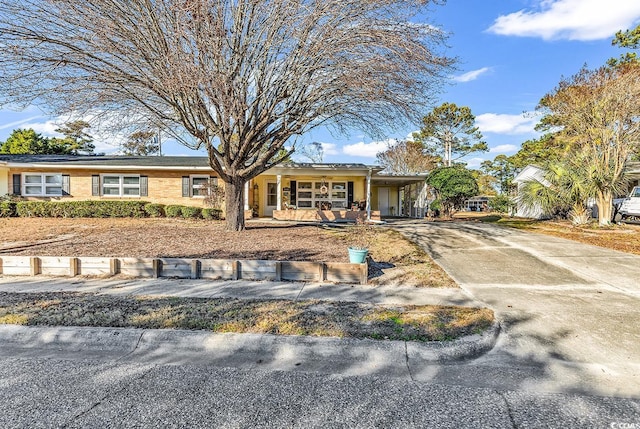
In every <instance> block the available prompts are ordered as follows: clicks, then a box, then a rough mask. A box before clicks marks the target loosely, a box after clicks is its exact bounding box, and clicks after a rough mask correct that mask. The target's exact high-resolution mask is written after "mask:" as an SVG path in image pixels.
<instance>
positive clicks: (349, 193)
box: [347, 182, 353, 209]
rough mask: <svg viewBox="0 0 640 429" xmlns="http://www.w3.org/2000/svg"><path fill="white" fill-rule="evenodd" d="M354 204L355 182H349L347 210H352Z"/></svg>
mask: <svg viewBox="0 0 640 429" xmlns="http://www.w3.org/2000/svg"><path fill="white" fill-rule="evenodd" d="M351 204H353V182H347V208H348V209H350V208H351Z"/></svg>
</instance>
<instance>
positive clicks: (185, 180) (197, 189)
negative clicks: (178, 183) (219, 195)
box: [182, 175, 218, 198]
mask: <svg viewBox="0 0 640 429" xmlns="http://www.w3.org/2000/svg"><path fill="white" fill-rule="evenodd" d="M217 185H218V178H217V177H210V176H208V175H192V176H183V177H182V196H183V197H196V198H204V197H206V196H207V195H208V194H210V193H211V187H212V186H217Z"/></svg>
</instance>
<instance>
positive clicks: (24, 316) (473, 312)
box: [0, 292, 494, 341]
mask: <svg viewBox="0 0 640 429" xmlns="http://www.w3.org/2000/svg"><path fill="white" fill-rule="evenodd" d="M493 318H494V316H493V312H492V311H491V310H488V309H486V308H485V309H477V308H466V307H454V306H427V305H425V306H413V305H406V306H378V305H372V304H364V303H354V302H329V301H318V300H306V301H287V300H273V299H272V300H240V299H231V298H219V299H203V298H176V297H171V298H157V297H122V296H109V295H97V294H92V293H71V292H48V293H6V292H3V293H0V323H3V324H19V325H51V326H98V327H135V328H147V329H198V330H209V331H213V332H236V333H248V332H251V333H268V334H280V335H311V336H333V337H352V338H372V339H389V340H406V341H443V340H450V339H455V338H459V337H461V336H464V335H469V334H474V333H479V332H482V331H484V330H485V329H487V328H488V327H489V326H491V324H492V323H493Z"/></svg>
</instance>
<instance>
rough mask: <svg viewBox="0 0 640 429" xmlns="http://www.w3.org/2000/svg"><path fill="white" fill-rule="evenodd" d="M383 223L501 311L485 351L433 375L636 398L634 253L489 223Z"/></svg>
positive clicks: (638, 340)
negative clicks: (495, 335)
mask: <svg viewBox="0 0 640 429" xmlns="http://www.w3.org/2000/svg"><path fill="white" fill-rule="evenodd" d="M391 227H392V228H394V229H396V230H398V231H400V232H401V233H402V234H404V235H405V236H407V237H409V238H410V239H411V240H413V241H415V242H416V243H418V244H419V245H420V246H422V247H423V248H424V249H425V250H426V251H427V252H428V253H429V254H430V255H431V256H432V258H433V259H434V260H435V261H436V262H437V263H438V264H440V265H441V266H442V267H443V268H444V269H445V270H446V271H447V272H448V273H449V274H450V275H451V276H452V277H453V278H454V279H455V280H456V281H457V282H458V283H459V284H460V286H461V287H462V288H463V289H464V290H465V291H466V292H468V293H469V294H470V295H471V296H472V297H473V298H475V299H477V300H479V301H482V302H484V303H486V305H487V306H489V307H490V308H492V309H493V310H494V311H495V312H496V315H497V316H498V317H499V318H500V319H501V324H502V334H501V337H500V339H499V340H498V343H497V345H496V347H495V348H494V349H493V350H492V351H491V352H490V353H488V354H487V355H485V356H483V357H481V358H479V359H477V360H475V361H473V362H469V363H467V364H465V365H460V366H457V367H456V369H458V370H459V371H457V372H455V373H450V374H447V373H446V372H441V373H440V374H439V375H437V376H436V377H435V378H436V379H438V378H440V379H441V381H443V382H446V381H449V382H451V381H454V380H452V379H454V378H455V381H457V382H459V383H461V384H464V383H465V382H466V380H470V382H473V384H474V385H476V386H477V385H478V383H479V382H480V383H482V384H484V385H485V386H487V387H496V388H500V387H502V388H518V389H525V390H527V389H532V390H544V391H561V392H580V393H588V394H602V395H621V396H627V395H629V396H638V393H639V391H640V390H639V388H638V386H640V257H638V256H634V255H629V254H625V253H620V252H615V251H610V250H607V249H602V248H599V247H594V246H589V245H585V244H580V243H576V242H572V241H569V240H564V239H560V238H555V237H549V236H544V235H539V234H533V233H528V232H523V231H519V230H515V229H510V228H504V227H500V226H498V225H495V224H484V223H476V222H454V223H453V222H452V223H448V222H425V221H395V222H392V223H391Z"/></svg>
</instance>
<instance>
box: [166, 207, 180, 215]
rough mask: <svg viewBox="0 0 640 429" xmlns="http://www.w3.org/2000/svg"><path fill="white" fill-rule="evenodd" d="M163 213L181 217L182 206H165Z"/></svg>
mask: <svg viewBox="0 0 640 429" xmlns="http://www.w3.org/2000/svg"><path fill="white" fill-rule="evenodd" d="M164 213H165V215H166V216H167V217H182V206H175V205H171V206H166V207H165V208H164Z"/></svg>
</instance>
